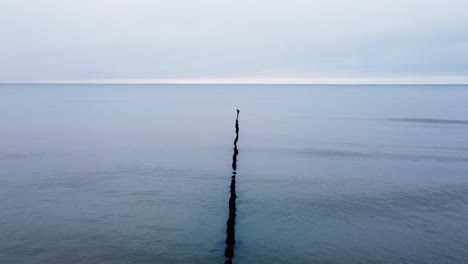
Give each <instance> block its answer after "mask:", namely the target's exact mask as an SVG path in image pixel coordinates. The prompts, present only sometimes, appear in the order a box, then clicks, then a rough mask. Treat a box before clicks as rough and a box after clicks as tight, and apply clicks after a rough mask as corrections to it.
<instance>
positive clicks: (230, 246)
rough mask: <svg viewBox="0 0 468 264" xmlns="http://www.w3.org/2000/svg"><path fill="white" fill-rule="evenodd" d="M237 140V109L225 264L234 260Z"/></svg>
mask: <svg viewBox="0 0 468 264" xmlns="http://www.w3.org/2000/svg"><path fill="white" fill-rule="evenodd" d="M238 140H239V109H237V117H236V138H235V139H234V154H233V155H232V176H231V186H230V191H231V197H230V198H229V218H228V220H227V223H226V226H227V227H226V249H225V250H224V256H225V257H226V260H225V262H224V263H225V264H230V263H232V259H233V258H234V245H235V243H236V231H235V225H236V198H237V195H236V170H237V154H239V151H238V150H237V141H238Z"/></svg>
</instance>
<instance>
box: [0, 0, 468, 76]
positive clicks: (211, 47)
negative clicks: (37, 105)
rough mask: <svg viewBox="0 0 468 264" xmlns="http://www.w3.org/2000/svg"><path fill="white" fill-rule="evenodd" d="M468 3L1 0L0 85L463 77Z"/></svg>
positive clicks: (464, 0) (402, 0)
mask: <svg viewBox="0 0 468 264" xmlns="http://www.w3.org/2000/svg"><path fill="white" fill-rule="evenodd" d="M467 12H468V1H467V0H447V1H440V0H353V1H350V0H321V1H313V0H288V1H285V0H281V1H279V0H278V1H276V0H254V1H240V0H232V1H231V0H197V1H194V0H167V1H159V0H127V1H124V0H79V1H77V0H40V1H38V0H0V24H1V27H0V61H1V63H0V82H130V83H160V82H163V83H164V82H174V83H191V82H193V83H468V59H467V58H468V15H467V14H468V13H467Z"/></svg>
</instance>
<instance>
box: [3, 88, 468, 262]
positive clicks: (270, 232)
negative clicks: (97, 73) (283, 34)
mask: <svg viewBox="0 0 468 264" xmlns="http://www.w3.org/2000/svg"><path fill="white" fill-rule="evenodd" d="M466 98H468V86H403V85H398V86H359V85H356V86H331V85H328V86H308V85H297V86H288V85H275V86H267V85H229V86H222V85H208V86H204V85H71V86H70V85H0V113H1V115H2V118H1V120H2V129H0V201H1V202H0V233H1V234H2V236H0V263H7V264H9V263H14V264H16V263H26V264H29V263H84V264H87V263H112V264H128V263H216V264H219V263H222V262H225V261H226V260H227V261H229V259H230V257H229V256H230V255H229V248H230V247H229V246H230V245H232V246H233V245H234V242H235V258H234V262H237V263H260V264H263V263H337V264H338V263H351V264H354V263H392V264H393V263H430V264H432V263H433V264H440V263H468V256H467V254H466V251H467V248H468V237H467V236H466V230H468V178H467V175H468V166H467V162H468V151H467V150H468V133H467V132H468V131H467V128H468V127H467V126H466V125H465V123H466V121H464V120H466V117H467V116H468V107H466ZM237 107H238V108H241V109H242V111H243V115H242V144H240V145H239V149H238V150H236V149H237V144H236V143H237V142H235V144H234V155H233V150H232V136H233V131H232V125H233V124H232V123H233V120H232V115H233V113H232V112H233V109H236V108H237ZM388 117H396V118H397V119H399V120H389V119H388ZM389 121H390V122H389ZM238 151H239V152H241V153H242V155H241V156H242V162H240V163H239V164H237V162H236V161H237V157H236V155H237V152H238ZM231 170H233V172H236V171H238V172H241V171H242V173H241V174H239V175H242V177H236V178H235V179H234V178H230V179H231V185H232V187H234V186H235V184H237V187H239V186H242V188H237V189H235V187H234V188H232V189H234V191H235V192H231V193H228V192H226V184H227V182H228V181H227V178H226V172H227V171H231ZM233 176H235V173H233ZM232 189H231V190H232ZM233 197H234V198H233ZM228 200H229V201H230V202H229V208H230V209H232V208H234V209H235V207H236V206H237V208H238V209H239V210H237V211H235V210H230V212H235V214H234V216H235V221H230V220H229V217H228V219H226V201H228ZM231 216H232V214H231ZM231 219H232V218H231ZM226 220H228V221H226ZM231 223H232V224H231ZM234 224H235V225H234ZM230 226H232V231H235V233H234V232H232V236H229V234H230V232H227V231H230V230H231V228H230ZM234 227H236V228H235V230H234ZM226 248H228V255H227V256H228V258H226V257H225V253H226V252H225V249H226ZM233 249H234V247H233Z"/></svg>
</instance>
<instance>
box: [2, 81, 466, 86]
mask: <svg viewBox="0 0 468 264" xmlns="http://www.w3.org/2000/svg"><path fill="white" fill-rule="evenodd" d="M5 84H92V85H97V84H102V85H468V83H451V82H447V83H441V82H435V83H424V82H421V83H416V82H415V83H411V82H409V83H403V82H402V83H266V82H265V83H263V82H262V83H256V82H251V83H249V82H245V83H230V82H206V83H204V82H53V81H51V82H0V85H5Z"/></svg>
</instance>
